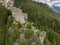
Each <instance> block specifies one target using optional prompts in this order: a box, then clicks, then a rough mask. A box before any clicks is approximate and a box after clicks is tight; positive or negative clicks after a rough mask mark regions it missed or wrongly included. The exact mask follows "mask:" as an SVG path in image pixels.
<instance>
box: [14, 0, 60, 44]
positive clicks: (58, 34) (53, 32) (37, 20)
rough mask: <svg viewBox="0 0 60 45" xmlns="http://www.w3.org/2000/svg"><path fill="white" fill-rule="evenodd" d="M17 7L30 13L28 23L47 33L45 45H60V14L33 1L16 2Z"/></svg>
mask: <svg viewBox="0 0 60 45" xmlns="http://www.w3.org/2000/svg"><path fill="white" fill-rule="evenodd" d="M15 6H17V7H21V9H22V10H23V12H25V13H28V21H29V22H33V23H34V26H36V28H38V29H40V30H44V31H46V32H47V36H46V40H45V45H60V14H57V13H56V12H54V11H53V10H52V9H51V8H49V6H48V5H46V4H43V3H37V2H33V1H31V0H15ZM48 43H49V44H48Z"/></svg>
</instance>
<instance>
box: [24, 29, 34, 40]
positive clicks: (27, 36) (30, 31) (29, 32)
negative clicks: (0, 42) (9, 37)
mask: <svg viewBox="0 0 60 45" xmlns="http://www.w3.org/2000/svg"><path fill="white" fill-rule="evenodd" d="M33 34H34V32H33V30H26V32H25V34H24V36H25V38H26V39H30V38H31V37H32V36H33Z"/></svg>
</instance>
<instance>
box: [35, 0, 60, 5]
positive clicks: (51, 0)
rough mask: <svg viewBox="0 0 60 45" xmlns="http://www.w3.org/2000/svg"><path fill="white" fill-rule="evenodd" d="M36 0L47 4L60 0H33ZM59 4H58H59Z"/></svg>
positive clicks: (59, 0)
mask: <svg viewBox="0 0 60 45" xmlns="http://www.w3.org/2000/svg"><path fill="white" fill-rule="evenodd" d="M34 1H36V2H42V3H46V4H48V5H49V6H52V5H53V4H54V3H58V2H60V0H34ZM59 6H60V5H59Z"/></svg>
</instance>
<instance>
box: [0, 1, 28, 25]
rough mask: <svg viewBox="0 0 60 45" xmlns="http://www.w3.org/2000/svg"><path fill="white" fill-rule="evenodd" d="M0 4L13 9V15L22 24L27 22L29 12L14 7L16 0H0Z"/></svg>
mask: <svg viewBox="0 0 60 45" xmlns="http://www.w3.org/2000/svg"><path fill="white" fill-rule="evenodd" d="M0 4H2V5H3V6H5V7H6V8H7V9H10V10H11V11H12V16H13V18H14V19H15V20H16V21H17V22H19V23H21V24H24V23H25V22H26V20H27V14H26V13H23V12H22V10H21V9H20V8H16V7H13V4H14V0H0Z"/></svg>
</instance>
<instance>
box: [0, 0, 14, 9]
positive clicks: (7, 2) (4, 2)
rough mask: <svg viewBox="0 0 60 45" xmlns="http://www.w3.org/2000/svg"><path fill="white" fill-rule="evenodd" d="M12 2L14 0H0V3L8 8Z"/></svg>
mask: <svg viewBox="0 0 60 45" xmlns="http://www.w3.org/2000/svg"><path fill="white" fill-rule="evenodd" d="M13 2H14V0H0V4H2V5H3V6H5V7H6V8H8V9H9V8H10V7H12V6H13Z"/></svg>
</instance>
